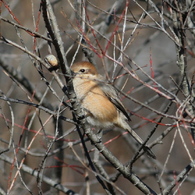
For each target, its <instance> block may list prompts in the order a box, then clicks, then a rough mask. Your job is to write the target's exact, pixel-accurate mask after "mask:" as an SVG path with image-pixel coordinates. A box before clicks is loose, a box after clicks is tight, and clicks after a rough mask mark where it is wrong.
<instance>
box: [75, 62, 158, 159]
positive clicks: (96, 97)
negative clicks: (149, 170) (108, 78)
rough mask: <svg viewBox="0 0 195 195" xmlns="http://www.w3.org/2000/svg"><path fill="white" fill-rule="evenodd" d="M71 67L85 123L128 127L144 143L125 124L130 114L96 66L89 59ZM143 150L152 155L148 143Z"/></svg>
mask: <svg viewBox="0 0 195 195" xmlns="http://www.w3.org/2000/svg"><path fill="white" fill-rule="evenodd" d="M71 70H72V72H73V87H74V91H75V93H76V97H77V100H78V102H79V103H80V106H81V109H82V110H83V111H84V115H85V117H86V121H87V123H88V124H89V125H91V126H94V127H99V128H108V127H111V126H116V127H120V128H122V129H124V130H127V131H128V132H129V133H130V134H131V135H132V137H133V138H134V139H135V140H136V141H137V142H138V143H139V144H143V140H142V139H141V138H140V137H139V136H138V135H137V134H136V133H135V132H134V131H133V130H132V129H131V127H130V126H129V125H128V123H127V120H130V118H129V115H128V114H127V112H126V110H125V108H124V106H123V104H122V103H121V101H120V100H119V98H118V95H117V93H116V91H115V89H114V87H113V86H112V85H110V84H108V83H106V82H105V80H104V78H103V77H102V76H101V75H100V74H98V71H97V69H96V68H95V66H94V65H93V64H91V63H89V62H77V63H75V64H73V65H72V66H71ZM143 149H144V150H145V151H146V152H147V153H148V155H149V156H151V157H152V158H155V155H154V154H153V153H152V151H151V150H150V149H149V147H148V146H144V147H143Z"/></svg>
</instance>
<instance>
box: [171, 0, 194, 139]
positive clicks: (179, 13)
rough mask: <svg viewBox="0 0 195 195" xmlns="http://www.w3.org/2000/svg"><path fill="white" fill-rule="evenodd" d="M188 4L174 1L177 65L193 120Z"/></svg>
mask: <svg viewBox="0 0 195 195" xmlns="http://www.w3.org/2000/svg"><path fill="white" fill-rule="evenodd" d="M188 5H189V4H188V3H187V2H186V1H174V3H173V6H175V8H176V9H175V10H173V18H172V19H173V30H174V32H175V34H176V35H177V37H178V40H179V44H178V45H176V48H177V51H176V52H177V65H178V67H179V70H180V75H181V88H182V90H183V93H184V95H185V97H186V98H187V97H189V96H190V97H191V98H190V100H189V102H188V104H187V105H186V108H187V112H188V113H189V114H190V116H191V118H192V119H193V118H194V116H195V113H194V108H193V106H192V104H191V102H192V101H193V97H194V92H193V88H192V87H191V85H190V83H189V82H190V81H189V79H188V75H187V72H186V71H187V60H186V28H187V26H186V25H187V23H186V22H185V21H186V17H187V16H188V14H189V13H188V11H189V9H190V7H188ZM194 127H195V124H194V123H191V134H192V137H193V139H195V131H194Z"/></svg>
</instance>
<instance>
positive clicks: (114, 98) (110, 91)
mask: <svg viewBox="0 0 195 195" xmlns="http://www.w3.org/2000/svg"><path fill="white" fill-rule="evenodd" d="M101 83H102V84H100V86H101V88H102V91H103V92H104V93H105V95H106V96H107V97H108V99H109V100H110V101H111V102H112V103H113V104H114V105H115V106H116V107H117V108H118V109H119V110H120V111H121V112H122V113H123V114H124V115H125V116H126V118H127V119H128V120H131V119H130V117H129V115H128V114H127V111H126V109H125V107H124V106H123V104H122V102H121V101H120V100H119V98H118V94H117V92H116V90H115V89H114V87H113V86H112V85H110V84H105V82H102V81H101Z"/></svg>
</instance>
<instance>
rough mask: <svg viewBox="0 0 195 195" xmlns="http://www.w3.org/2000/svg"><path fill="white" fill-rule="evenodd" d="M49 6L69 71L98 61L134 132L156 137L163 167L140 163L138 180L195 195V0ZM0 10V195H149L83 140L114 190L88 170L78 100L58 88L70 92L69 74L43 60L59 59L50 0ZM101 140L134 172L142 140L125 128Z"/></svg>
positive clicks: (4, 4) (6, 4)
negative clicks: (73, 104)
mask: <svg viewBox="0 0 195 195" xmlns="http://www.w3.org/2000/svg"><path fill="white" fill-rule="evenodd" d="M43 2H44V1H43ZM49 2H50V3H51V6H52V8H53V11H54V14H55V17H56V21H57V25H58V28H59V31H60V36H61V38H62V42H63V43H62V44H63V47H64V53H65V56H66V59H67V62H68V65H69V66H71V65H72V64H73V63H74V62H78V61H88V60H89V61H91V62H93V63H94V65H95V66H96V67H97V68H98V71H99V73H100V74H102V75H103V76H104V77H105V78H106V82H109V83H111V84H113V85H114V86H115V87H116V89H117V91H118V92H119V97H120V99H121V101H122V102H123V103H124V105H125V108H126V109H127V111H128V113H129V115H130V116H131V121H130V122H129V124H130V125H131V127H132V128H133V129H134V130H135V131H136V132H137V133H138V134H139V135H140V137H142V138H143V140H146V139H147V138H148V139H149V141H148V144H151V146H152V151H153V152H154V153H155V155H156V160H153V159H151V158H149V157H147V155H143V156H141V157H140V158H139V159H138V160H136V161H135V162H134V163H133V165H132V171H133V173H134V174H136V175H137V176H138V177H139V178H140V180H141V181H143V182H144V183H146V184H147V185H148V186H149V187H150V188H151V189H152V190H154V191H155V192H156V193H157V194H166V193H165V189H167V188H168V187H170V186H171V185H172V183H174V182H175V184H174V185H173V189H172V190H169V191H168V194H185V195H186V194H189V195H193V194H195V191H194V183H195V171H194V169H193V166H194V163H193V162H194V140H193V136H194V134H193V131H194V122H193V120H194V116H195V115H194V114H195V113H194V86H193V85H194V63H195V59H194V56H195V55H194V48H195V47H194V40H195V39H194V34H195V31H194V19H195V18H194V13H195V12H194V3H195V1H190V0H186V1H160V0H159V1H158V0H156V1H155V0H154V1H144V0H142V1H141V0H140V1H139V0H129V1H125V0H118V1H113V0H107V1H96V0H93V1H90V0H89V1H84V0H83V1H81V0H80V1H79V0H75V1H71V0H56V1H49ZM0 10H1V17H0V19H1V20H0V34H1V41H0V70H1V72H0V92H1V94H0V129H1V131H0V165H1V169H0V176H1V177H2V179H1V182H0V194H18V193H20V194H21V195H23V194H24V195H26V194H71V193H70V192H71V190H72V193H73V192H74V193H75V194H92V195H100V194H109V193H110V194H128V195H132V194H133V195H141V194H143V192H141V191H140V190H139V189H138V188H137V187H136V186H134V185H133V184H132V183H131V182H130V181H129V180H128V179H126V178H125V177H124V176H123V175H121V174H119V173H118V171H117V169H116V168H114V167H113V166H112V165H111V164H110V162H108V161H107V160H106V159H105V158H104V157H103V156H102V155H101V154H100V153H99V152H98V150H97V149H96V147H95V146H94V145H93V144H92V143H91V142H90V141H89V140H88V138H87V137H86V136H85V135H84V133H83V139H84V142H85V144H86V147H87V151H88V154H89V155H90V158H91V159H92V161H93V163H94V166H95V167H96V171H97V172H98V174H99V175H101V176H102V177H103V181H104V182H105V181H106V180H105V178H106V179H107V180H108V181H110V182H111V186H112V188H113V191H112V190H111V191H110V192H109V193H108V192H106V190H105V189H103V187H102V185H101V184H100V183H99V182H98V180H97V178H96V173H94V170H92V168H91V167H90V166H89V164H90V163H89V162H88V158H86V155H85V150H84V148H83V144H82V142H81V137H80V136H79V134H78V132H77V130H76V129H75V125H74V122H73V117H72V110H71V109H70V108H69V105H70V104H69V102H70V101H69V99H68V97H67V96H66V95H65V94H64V93H63V90H62V86H60V84H59V82H58V81H57V80H56V78H57V77H58V78H59V80H60V81H61V83H63V85H65V86H66V80H65V79H64V75H63V73H62V71H61V70H60V69H59V70H57V71H56V72H55V71H49V70H48V69H47V68H46V66H45V65H44V64H43V63H42V61H41V60H43V62H44V59H45V56H46V55H48V54H53V55H54V56H57V53H58V52H59V51H56V48H55V47H54V46H53V44H52V36H51V34H50V33H49V32H48V30H47V23H46V21H45V18H44V12H43V10H44V7H43V5H42V1H35V0H31V1H22V0H9V1H8V0H5V1H0ZM46 13H47V14H48V17H51V18H50V19H51V21H52V19H53V18H52V16H51V15H50V14H49V11H48V10H47V12H46ZM54 72H55V74H56V75H57V76H56V75H55V74H54ZM92 131H94V133H95V134H98V133H99V132H98V130H97V129H92ZM151 132H152V133H151ZM101 133H102V135H101V136H102V143H103V144H104V145H105V146H106V148H107V149H108V150H110V151H111V152H112V154H113V155H114V156H115V157H116V158H117V159H118V160H119V161H120V162H121V163H123V164H124V165H127V164H129V163H130V162H131V160H132V159H133V157H134V156H135V154H136V152H137V150H138V148H139V146H137V145H136V143H134V140H132V138H131V137H130V136H128V135H127V134H126V132H124V131H122V130H121V129H117V128H110V129H106V130H104V131H103V132H101ZM101 133H100V134H101ZM190 163H191V166H189V165H190ZM186 166H188V168H186ZM183 170H184V171H187V174H186V175H182V171H183ZM179 174H181V178H182V179H181V180H179V179H178V178H177V176H178V175H179ZM51 180H52V181H51ZM52 182H54V183H55V184H56V185H53V183H52ZM108 183H109V182H108ZM57 184H59V186H64V187H65V188H67V189H60V190H59V188H58V187H59V186H58V185H57ZM56 186H58V187H56Z"/></svg>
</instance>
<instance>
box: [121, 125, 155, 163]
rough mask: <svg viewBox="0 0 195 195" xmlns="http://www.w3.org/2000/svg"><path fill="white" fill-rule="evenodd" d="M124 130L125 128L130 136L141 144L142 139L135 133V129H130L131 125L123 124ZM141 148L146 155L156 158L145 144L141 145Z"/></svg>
mask: <svg viewBox="0 0 195 195" xmlns="http://www.w3.org/2000/svg"><path fill="white" fill-rule="evenodd" d="M124 129H125V130H127V131H128V132H129V133H130V134H131V136H132V137H133V138H134V139H135V140H136V141H137V142H138V143H139V144H140V145H143V140H142V138H141V137H140V136H139V135H138V134H137V133H135V131H133V129H131V127H130V126H129V125H128V124H127V123H126V125H125V128H124ZM143 150H144V151H145V152H146V153H147V154H148V156H150V157H152V158H154V159H156V156H155V155H154V153H153V152H152V150H151V149H150V148H149V147H148V146H147V145H145V146H143Z"/></svg>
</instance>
